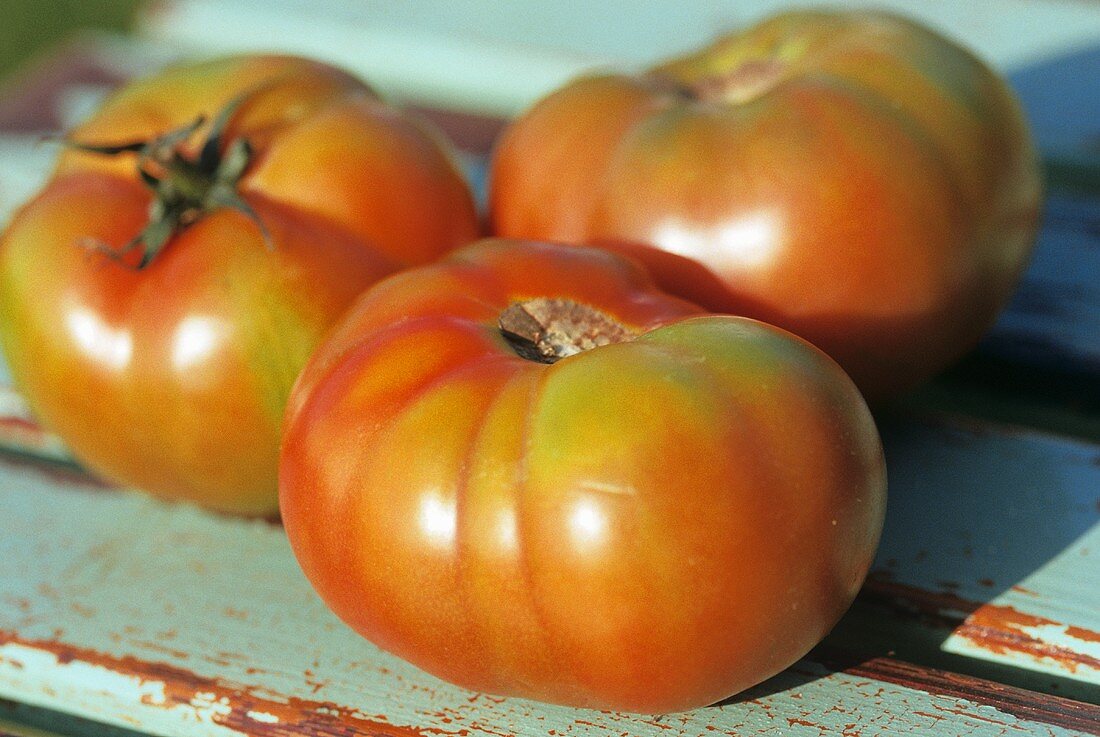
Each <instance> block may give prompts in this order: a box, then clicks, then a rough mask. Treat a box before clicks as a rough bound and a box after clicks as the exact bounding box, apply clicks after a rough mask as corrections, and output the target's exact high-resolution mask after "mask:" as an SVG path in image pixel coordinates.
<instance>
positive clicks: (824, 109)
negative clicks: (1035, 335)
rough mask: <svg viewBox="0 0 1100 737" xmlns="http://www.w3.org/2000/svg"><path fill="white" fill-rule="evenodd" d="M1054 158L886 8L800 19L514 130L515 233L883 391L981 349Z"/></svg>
mask: <svg viewBox="0 0 1100 737" xmlns="http://www.w3.org/2000/svg"><path fill="white" fill-rule="evenodd" d="M1040 199H1041V183H1040V176H1039V168H1038V165H1037V160H1036V155H1035V152H1034V150H1033V146H1032V142H1031V139H1030V136H1029V133H1028V130H1027V127H1026V125H1025V121H1024V118H1023V116H1022V114H1021V110H1020V107H1019V105H1018V104H1017V101H1016V99H1015V97H1014V95H1013V94H1012V92H1011V91H1010V89H1009V87H1008V86H1007V84H1006V83H1005V82H1004V81H1003V80H1002V79H1001V78H1000V77H999V76H998V75H997V74H996V73H994V72H993V71H991V70H990V69H989V68H988V67H987V66H985V65H984V64H983V63H982V62H981V61H979V60H978V59H977V58H975V57H974V56H973V55H972V54H970V53H968V52H967V51H965V50H963V49H962V48H960V47H959V46H957V45H955V44H954V43H952V42H950V41H948V40H946V39H944V38H943V37H941V36H939V35H937V34H935V33H934V32H932V31H930V30H928V29H926V28H923V27H921V26H919V25H917V24H915V23H912V22H909V21H907V20H904V19H902V18H899V17H895V16H892V15H887V14H883V13H868V12H860V13H845V12H812V11H811V12H793V13H788V14H785V15H780V16H777V17H775V18H772V19H770V20H767V21H765V22H763V23H761V24H759V25H757V26H755V27H753V28H751V29H749V30H747V31H745V32H744V33H742V34H739V35H734V36H729V37H726V38H723V39H721V40H719V41H717V42H716V43H715V44H714V45H713V46H710V47H708V48H705V49H702V50H701V51H698V52H697V53H693V54H691V55H688V56H685V57H684V58H680V59H675V60H673V61H669V62H667V63H664V64H661V65H659V66H656V67H654V68H653V69H651V70H649V71H648V72H647V73H645V74H641V75H637V76H628V75H619V74H612V75H604V76H594V77H589V78H584V79H580V80H578V81H575V82H573V83H571V84H569V85H568V86H566V87H564V88H563V89H561V90H559V91H557V92H555V93H553V94H551V95H550V96H548V97H547V98H545V99H544V100H542V101H541V102H539V103H537V104H536V105H535V106H534V107H533V109H531V110H530V111H529V112H527V113H526V114H525V115H524V116H522V117H521V118H520V119H519V120H518V121H517V122H515V123H514V124H513V125H512V126H511V128H510V129H509V130H508V131H507V132H506V133H505V134H504V136H503V137H502V139H501V141H500V142H499V144H498V147H497V150H496V153H495V159H494V162H493V165H492V170H491V221H492V227H493V229H494V231H495V233H496V234H499V235H502V236H508V237H518V238H536V239H549V240H558V241H566V242H571V243H587V244H598V245H600V246H604V247H608V248H614V249H618V250H621V251H626V252H629V253H631V254H633V255H634V256H636V257H638V258H640V259H641V260H642V261H644V262H645V263H646V264H647V265H648V266H649V267H650V268H651V270H652V271H653V272H654V274H655V275H656V277H657V280H658V282H659V283H660V284H661V285H662V286H663V287H664V288H666V289H667V290H669V291H671V292H673V293H674V294H678V295H680V296H683V297H686V298H688V299H691V300H693V301H695V302H697V303H699V304H702V305H704V306H706V307H707V308H709V309H712V310H715V311H721V312H731V313H735V314H741V315H747V316H750V317H755V318H758V319H761V320H764V321H766V322H769V323H773V324H775V325H778V326H780V327H783V328H786V329H787V330H790V331H792V332H794V333H796V334H798V335H800V336H802V337H803V338H806V339H807V340H809V341H810V342H812V343H814V344H815V345H817V346H818V347H819V348H822V349H823V350H825V351H826V352H827V353H829V354H830V355H831V356H832V357H833V358H835V359H836V360H837V361H839V362H840V364H841V366H843V367H844V368H845V369H846V370H847V371H848V373H849V374H850V375H851V376H852V378H853V379H854V380H855V382H856V384H858V385H859V386H860V388H861V389H862V390H863V391H864V393H865V395H866V396H868V397H870V398H873V399H882V398H886V397H889V396H891V395H895V394H897V393H899V392H901V391H903V390H905V389H907V388H909V387H911V386H914V385H915V384H918V383H920V382H921V381H923V380H925V379H927V378H929V377H930V376H932V375H933V374H935V373H936V372H938V371H939V370H941V369H943V368H944V367H945V366H947V365H948V364H949V363H950V362H952V361H953V360H955V359H956V358H958V357H959V356H961V355H962V354H963V353H964V352H965V351H966V350H968V349H970V348H971V347H973V346H974V345H975V344H976V343H977V341H978V339H979V337H980V336H981V334H982V333H983V332H984V331H985V330H986V329H987V328H988V327H989V326H990V325H991V324H992V322H993V320H994V318H995V316H996V314H997V312H998V311H999V309H1000V308H1001V307H1002V306H1003V305H1004V303H1005V302H1006V300H1007V298H1008V296H1009V294H1010V293H1011V291H1012V290H1013V288H1014V286H1015V284H1016V282H1017V280H1018V278H1019V276H1020V274H1021V271H1022V269H1023V267H1024V265H1025V263H1026V261H1027V258H1028V255H1029V253H1030V249H1031V246H1032V242H1033V240H1034V236H1035V230H1036V225H1037V220H1038V212H1039V204H1040Z"/></svg>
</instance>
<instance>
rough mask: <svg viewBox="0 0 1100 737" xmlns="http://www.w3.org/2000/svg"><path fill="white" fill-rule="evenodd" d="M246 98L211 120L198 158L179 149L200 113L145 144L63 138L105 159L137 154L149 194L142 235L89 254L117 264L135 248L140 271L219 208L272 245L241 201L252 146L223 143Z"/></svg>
mask: <svg viewBox="0 0 1100 737" xmlns="http://www.w3.org/2000/svg"><path fill="white" fill-rule="evenodd" d="M245 99H246V96H245V95H242V96H240V97H237V98H235V99H233V100H231V101H230V102H229V103H228V104H227V105H225V107H223V108H222V109H221V110H220V111H219V112H218V114H217V115H216V116H215V117H214V119H213V120H212V121H211V122H210V130H209V131H208V133H207V136H206V139H205V140H204V141H203V144H202V147H201V148H200V149H199V154H198V156H195V157H188V156H186V155H185V154H184V153H183V152H182V151H181V145H182V144H184V143H185V142H186V141H187V140H188V139H190V138H191V137H192V136H193V135H195V133H197V132H198V131H199V130H200V129H201V128H202V127H203V126H204V125H205V124H206V122H207V121H206V116H203V115H200V116H198V117H197V118H196V119H195V120H193V121H192V122H191V123H188V124H187V125H185V126H183V127H181V128H176V129H174V130H170V131H168V132H166V133H164V134H162V135H159V136H157V137H155V138H152V139H149V140H144V141H133V142H129V143H122V144H113V145H95V144H87V143H81V142H78V141H72V140H65V141H64V142H63V143H64V145H65V146H67V147H69V148H73V149H76V150H79V151H85V152H88V153H94V154H102V155H104V156H117V155H119V154H123V153H135V154H137V173H138V176H139V177H140V179H141V181H142V182H143V183H144V184H145V186H147V187H148V188H149V189H151V190H152V191H153V201H152V203H151V204H150V206H149V221H148V222H147V223H146V225H145V227H144V228H142V230H141V232H140V233H138V234H137V235H136V236H134V237H133V238H132V239H131V240H130V241H129V242H127V243H125V244H124V245H123V246H122V247H120V248H112V247H111V246H109V245H107V244H105V243H101V242H99V241H91V242H90V243H88V245H89V247H90V248H92V249H93V250H96V251H99V252H101V253H104V254H105V255H107V256H109V257H111V258H112V259H114V260H116V261H121V260H122V259H123V258H124V257H125V256H126V255H127V254H129V253H130V252H132V251H134V250H135V249H141V258H140V259H139V260H138V261H137V263H136V264H135V268H137V269H142V268H144V267H145V266H147V265H148V264H149V263H150V262H151V261H152V260H153V258H154V257H156V255H157V254H158V253H160V252H161V250H162V249H163V248H164V247H165V246H166V245H167V244H168V241H169V240H171V238H172V236H174V235H175V234H176V233H178V232H179V231H181V230H183V229H184V228H186V227H187V226H188V225H191V224H192V223H194V222H196V221H197V220H199V219H200V218H201V217H202V216H203V215H206V214H207V213H210V212H212V211H214V210H216V209H218V208H222V207H229V208H232V209H234V210H237V211H239V212H241V213H243V214H244V215H245V216H247V217H248V218H249V219H250V220H252V222H254V223H255V224H256V227H258V228H259V230H260V234H261V235H262V236H263V239H264V243H265V244H266V245H267V246H268V247H269V248H270V247H271V243H272V241H271V236H270V234H269V233H268V231H267V228H266V227H264V224H263V222H261V220H260V218H259V216H258V215H257V214H256V212H255V210H253V209H252V207H251V206H250V205H249V204H248V203H247V202H245V201H244V199H242V198H241V196H240V194H239V193H238V191H237V185H238V182H239V181H240V179H241V177H242V176H243V175H244V172H245V170H246V169H247V168H248V164H249V162H250V161H251V159H252V153H253V152H252V147H251V145H250V144H249V142H248V140H247V139H245V138H236V139H233V140H232V141H230V142H229V143H228V144H226V143H225V141H224V138H225V132H226V128H227V126H228V125H229V121H230V120H231V119H232V117H233V114H234V113H235V112H236V111H237V109H238V108H239V107H240V105H241V103H242V102H244V100H245Z"/></svg>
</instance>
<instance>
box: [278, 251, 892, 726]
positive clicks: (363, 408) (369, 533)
mask: <svg viewBox="0 0 1100 737" xmlns="http://www.w3.org/2000/svg"><path fill="white" fill-rule="evenodd" d="M538 297H555V298H565V299H569V300H572V301H575V302H579V303H581V304H585V305H588V306H590V307H594V308H596V309H598V310H600V311H602V312H604V313H605V314H607V315H610V316H611V317H613V318H615V319H616V320H617V321H619V322H621V323H622V324H625V325H627V326H629V327H630V328H632V329H633V330H634V331H635V332H637V333H638V337H637V338H635V339H634V340H631V341H629V342H623V343H618V344H614V345H607V346H602V347H598V348H594V349H590V350H587V351H584V352H582V353H580V354H578V355H574V356H570V357H567V358H564V359H561V360H560V361H558V362H556V363H554V364H544V363H538V362H534V361H530V360H527V359H524V358H521V357H519V355H517V353H516V351H515V350H514V349H513V348H512V346H511V345H510V343H509V342H508V341H507V340H506V339H505V338H504V337H502V334H501V332H500V330H499V329H498V325H497V321H498V315H499V313H500V312H501V311H502V310H504V309H505V308H507V307H508V306H509V304H512V303H514V302H517V301H524V300H530V299H533V298H538ZM280 503H281V508H282V513H283V520H284V523H285V526H286V530H287V535H288V537H289V539H290V542H291V544H292V546H293V548H294V551H295V554H296V555H297V557H298V560H299V561H300V563H301V565H302V568H303V570H304V571H305V573H306V575H307V577H308V578H309V580H310V581H311V582H312V583H313V585H314V586H315V588H316V589H317V591H318V592H319V593H320V594H321V596H322V598H323V599H324V600H325V601H326V602H327V603H328V604H329V605H330V606H331V607H332V608H333V610H334V611H335V612H336V613H337V614H338V615H339V616H340V617H342V618H343V619H344V620H345V621H346V622H347V623H348V624H350V625H351V626H352V627H353V628H354V629H355V630H357V631H358V632H359V633H361V634H363V635H364V636H366V637H367V638H369V639H370V640H372V641H373V642H374V643H376V644H377V645H379V646H380V647H382V648H384V649H386V650H388V651H390V652H393V653H395V654H397V655H400V656H401V657H403V658H405V659H407V660H409V661H411V662H412V663H414V664H416V665H417V666H419V667H421V668H424V669H425V670H427V671H429V672H431V673H433V674H436V675H438V676H440V677H442V678H445V679H447V680H449V681H452V682H454V683H457V684H459V685H462V686H465V687H467V688H472V689H477V690H482V691H488V692H492V693H499V694H507V695H518V696H523V697H528V698H535V699H540V700H545V701H550V702H554V703H562V704H568V705H574V706H584V707H594V708H607V709H619V710H626V711H633V712H645V713H661V712H673V711H680V710H684V709H689V708H693V707H697V706H702V705H705V704H709V703H713V702H715V701H717V700H719V699H722V698H724V697H726V696H729V695H731V694H733V693H736V692H738V691H740V690H742V689H744V688H747V687H749V686H751V685H753V684H755V683H757V682H759V681H761V680H763V679H765V678H767V677H769V676H771V675H773V674H774V673H776V672H778V671H779V670H781V669H782V668H784V667H786V666H787V665H789V664H791V663H792V662H793V661H795V660H796V659H797V658H799V657H800V656H802V655H803V654H804V653H805V652H806V651H807V650H809V648H810V647H812V646H813V645H814V644H816V643H817V642H818V641H819V640H820V638H821V637H822V636H824V634H825V633H826V632H827V631H828V630H829V629H830V628H831V626H832V625H833V624H834V623H835V622H836V620H837V619H838V618H839V617H840V615H841V614H842V613H843V611H844V610H845V609H846V608H847V607H848V605H849V603H850V602H851V600H852V597H853V596H854V595H855V593H856V590H857V589H858V588H859V586H860V584H861V582H862V580H863V578H864V575H865V574H866V572H867V569H868V566H869V565H870V562H871V559H872V557H873V554H874V550H875V546H876V544H877V541H878V536H879V532H880V530H881V526H882V517H883V511H884V504H885V470H884V465H883V459H882V451H881V447H880V444H879V439H878V435H877V433H876V430H875V427H874V424H873V421H872V419H871V416H870V414H869V413H868V410H867V407H866V405H865V404H864V402H863V400H862V398H861V397H860V395H859V392H858V390H857V389H856V388H855V387H854V385H853V384H852V383H851V381H850V380H849V379H848V378H847V376H846V375H845V374H844V373H843V372H842V371H841V369H840V368H839V367H838V366H837V365H836V364H835V363H834V362H833V361H832V360H831V359H829V358H827V357H826V356H825V355H824V354H822V353H821V352H820V351H818V350H816V349H814V348H813V347H812V346H810V345H809V344H807V343H805V342H803V341H801V340H800V339H797V338H795V337H794V336H791V335H790V334H788V333H786V332H784V331H781V330H778V329H776V328H773V327H771V326H767V325H764V324H762V323H759V322H756V321H753V320H748V319H744V318H737V317H719V316H707V315H705V314H703V313H702V311H701V310H699V309H698V308H696V307H694V306H692V305H690V304H688V303H686V302H682V301H680V300H679V299H676V298H673V297H671V296H668V295H667V294H664V293H662V292H660V291H658V290H657V289H656V287H655V286H654V285H653V284H652V283H651V282H650V280H649V278H648V276H646V275H645V274H644V273H643V272H642V271H641V270H640V268H639V267H637V266H635V265H634V264H632V263H630V262H628V261H626V260H623V259H620V258H619V257H617V256H615V255H613V254H610V253H607V252H603V251H598V250H592V249H583V248H571V247H565V246H551V245H545V244H533V243H520V242H509V241H485V242H483V243H481V244H478V245H474V246H470V247H467V248H465V249H463V250H461V251H458V252H456V253H455V254H453V255H451V256H450V257H448V258H447V259H446V260H444V261H442V262H440V263H438V264H436V265H433V266H429V267H424V268H420V269H415V270H410V271H407V272H404V273H402V274H399V275H396V276H394V277H391V278H389V279H386V280H384V281H383V282H381V283H379V284H378V285H376V286H375V287H374V288H372V289H371V290H370V291H369V292H367V293H366V294H365V295H364V296H363V297H362V298H361V299H360V300H359V301H358V302H357V303H356V304H355V306H354V307H352V308H351V310H350V311H349V313H348V314H347V315H346V316H345V317H344V318H343V319H342V320H341V321H340V323H339V324H338V326H337V328H336V329H335V330H334V332H333V334H332V335H331V336H330V338H329V339H328V340H326V341H325V343H323V344H322V346H321V347H320V348H319V349H318V351H317V353H316V354H314V357H313V358H312V359H311V361H310V363H309V364H308V365H307V368H306V369H305V370H304V371H303V373H302V375H301V377H300V378H299V380H298V383H297V384H296V386H295V389H294V391H293V393H292V396H291V400H290V402H289V404H288V412H287V418H286V426H285V434H284V441H283V447H282V455H281V461H280ZM336 520H338V521H339V522H338V523H336V522H335V521H336Z"/></svg>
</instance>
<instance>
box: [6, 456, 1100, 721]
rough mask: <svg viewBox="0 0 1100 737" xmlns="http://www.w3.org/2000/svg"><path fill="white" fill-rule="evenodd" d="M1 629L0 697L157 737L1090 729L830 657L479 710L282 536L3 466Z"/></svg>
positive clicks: (1016, 694)
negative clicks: (645, 690)
mask: <svg viewBox="0 0 1100 737" xmlns="http://www.w3.org/2000/svg"><path fill="white" fill-rule="evenodd" d="M0 622H2V626H0V695H2V696H3V697H5V698H9V699H18V700H21V701H25V702H27V703H31V704H37V705H40V706H46V707H50V708H56V709H62V710H66V711H71V712H75V713H78V714H80V715H82V716H85V717H89V718H93V719H99V720H103V721H105V722H107V723H113V724H119V725H122V726H130V727H137V728H140V729H142V730H144V731H148V732H152V733H156V734H163V735H219V736H223V737H224V736H226V735H232V734H239V733H246V734H272V735H290V734H312V735H356V734H369V735H387V736H389V737H412V736H413V735H447V734H455V735H501V734H517V735H620V734H629V735H634V736H636V737H644V736H645V735H658V734H684V735H687V734H698V735H702V734H709V733H712V732H713V733H717V734H730V735H742V736H744V735H751V734H775V733H783V734H791V735H799V734H805V735H820V734H848V735H859V734H863V735H870V734H944V735H947V734H963V733H967V734H975V735H997V734H1005V733H1008V732H1017V733H1035V734H1051V735H1068V734H1085V733H1088V732H1089V731H1090V730H1091V729H1092V728H1093V727H1094V726H1095V725H1096V724H1098V723H1100V722H1098V721H1097V720H1100V708H1097V707H1095V706H1090V705H1087V704H1083V703H1080V702H1072V701H1068V700H1065V699H1060V698H1056V697H1049V696H1047V697H1040V696H1037V695H1035V694H1032V693H1030V692H1022V691H1019V690H1016V689H1012V688H1008V687H1002V686H997V685H996V684H991V683H983V682H980V681H975V680H974V679H969V678H965V677H961V676H952V675H950V674H941V673H936V672H933V671H928V670H926V669H921V668H918V667H914V666H907V665H905V664H904V663H897V662H895V661H890V660H887V659H873V660H869V661H867V662H859V661H858V660H855V661H852V660H848V661H847V662H844V659H843V657H842V658H841V659H840V660H841V662H840V663H839V664H837V663H835V659H834V661H830V658H829V657H828V656H826V657H816V660H817V661H818V662H815V660H809V659H808V660H805V661H802V662H800V663H799V664H797V665H795V666H794V667H792V668H790V669H788V670H787V671H785V672H784V673H783V674H781V675H780V676H778V677H776V678H775V679H773V680H771V681H769V682H767V683H765V684H764V685H763V686H762V687H760V688H758V689H755V690H754V691H753V692H752V693H749V694H747V695H745V696H744V697H743V698H740V699H736V700H733V701H731V702H730V703H727V704H724V705H721V706H717V707H711V708H706V709H699V710H695V711H692V712H689V713H686V714H678V715H671V716H666V717H662V718H659V719H654V718H648V717H639V716H630V715H622V714H615V713H601V712H591V711H585V710H576V709H564V708H558V707H552V706H547V705H542V704H536V703H533V702H527V701H521V700H515V699H499V698H493V697H487V696H484V695H479V694H474V693H470V692H467V691H463V690H461V689H458V688H455V687H452V686H449V685H447V684H444V683H442V682H440V681H438V680H436V679H434V678H432V677H430V676H427V675H426V674H423V673H421V672H419V671H417V670H416V669H415V668H413V667H411V666H409V665H407V664H405V663H403V662H402V661H400V660H398V659H396V658H393V657H391V656H389V655H387V654H385V653H382V652H380V651H378V650H377V649H375V648H374V647H373V646H371V645H370V644H369V643H367V642H366V641H364V640H362V639H360V638H359V637H358V636H356V635H354V634H353V633H351V632H350V631H349V630H348V629H347V628H346V627H344V626H343V625H342V624H341V623H340V622H339V621H337V620H336V619H335V617H333V615H331V614H330V613H329V612H328V611H327V610H326V609H325V607H324V606H323V605H322V604H321V602H320V601H319V600H318V599H317V598H316V596H315V595H314V594H313V593H312V591H311V589H310V588H309V586H308V584H307V583H306V582H305V580H304V579H303V578H302V576H301V574H300V573H299V571H298V568H297V565H296V564H295V562H294V560H293V557H292V555H291V553H290V550H289V547H288V545H287V543H286V538H285V536H284V535H283V534H282V531H281V530H280V529H279V528H278V527H277V526H273V525H270V524H268V523H264V522H248V521H242V520H236V519H230V518H223V517H217V516H214V515H210V514H207V513H204V512H200V511H198V510H196V509H193V508H190V507H187V506H181V505H168V504H163V503H160V502H156V501H153V500H149V499H146V498H144V497H142V496H140V495H137V494H133V493H128V492H119V491H108V490H104V489H102V488H101V487H99V486H98V485H89V484H87V483H86V482H85V481H84V480H83V479H81V478H80V477H78V476H72V475H63V476H58V475H56V474H54V473H52V472H51V471H50V470H49V469H47V468H44V467H41V466H34V465H18V464H13V463H12V462H11V461H4V462H2V463H0ZM822 661H823V662H822ZM838 666H839V667H838Z"/></svg>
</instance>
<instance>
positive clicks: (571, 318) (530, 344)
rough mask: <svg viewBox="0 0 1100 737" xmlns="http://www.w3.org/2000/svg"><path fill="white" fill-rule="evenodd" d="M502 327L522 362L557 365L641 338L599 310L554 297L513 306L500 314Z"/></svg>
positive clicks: (503, 332)
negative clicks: (567, 358) (562, 360)
mask: <svg viewBox="0 0 1100 737" xmlns="http://www.w3.org/2000/svg"><path fill="white" fill-rule="evenodd" d="M498 325H499V328H500V332H501V334H502V335H503V336H504V337H505V339H507V340H508V342H509V343H511V345H512V348H513V349H514V350H515V351H516V353H517V354H518V355H519V356H520V357H521V358H526V359H527V360H529V361H537V362H539V363H554V362H555V361H558V360H560V359H562V358H565V357H566V356H572V355H575V354H577V353H581V352H582V351H587V350H589V349H591V348H598V347H599V346H604V345H610V344H612V343H625V342H626V341H629V340H632V339H634V338H635V337H636V336H637V332H636V331H634V330H631V329H630V328H628V327H627V326H625V325H623V324H622V323H621V322H619V321H618V320H616V319H615V318H613V317H611V316H610V315H608V314H607V313H606V312H603V311H601V310H598V309H596V308H595V307H591V306H589V305H586V304H582V303H580V302H574V301H573V300H571V299H562V298H551V297H536V298H534V299H529V300H525V301H523V302H513V303H512V304H511V305H509V306H508V307H507V308H505V309H504V310H503V311H502V312H501V313H500V318H499V321H498Z"/></svg>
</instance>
